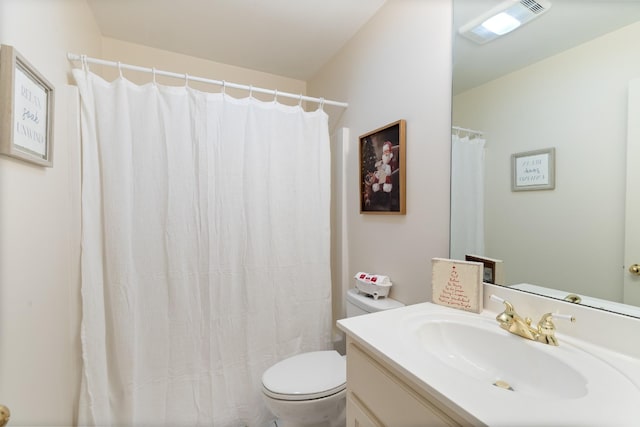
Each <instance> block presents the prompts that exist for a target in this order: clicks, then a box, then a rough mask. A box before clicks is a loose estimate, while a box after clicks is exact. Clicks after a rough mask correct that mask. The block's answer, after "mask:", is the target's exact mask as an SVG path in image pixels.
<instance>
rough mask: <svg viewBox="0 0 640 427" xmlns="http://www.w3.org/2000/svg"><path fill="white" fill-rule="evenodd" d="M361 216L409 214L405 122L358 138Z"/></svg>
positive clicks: (384, 127) (396, 123) (392, 124)
mask: <svg viewBox="0 0 640 427" xmlns="http://www.w3.org/2000/svg"><path fill="white" fill-rule="evenodd" d="M359 159H360V173H359V178H360V184H359V185H360V213H361V214H387V215H404V214H405V213H406V188H405V186H406V121H405V120H398V121H396V122H393V123H390V124H388V125H386V126H383V127H381V128H378V129H376V130H374V131H372V132H369V133H366V134H364V135H361V136H360V138H359Z"/></svg>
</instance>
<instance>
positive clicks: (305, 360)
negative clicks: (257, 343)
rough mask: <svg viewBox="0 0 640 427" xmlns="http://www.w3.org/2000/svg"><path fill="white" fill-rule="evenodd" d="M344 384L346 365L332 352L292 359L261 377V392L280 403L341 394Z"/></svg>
mask: <svg viewBox="0 0 640 427" xmlns="http://www.w3.org/2000/svg"><path fill="white" fill-rule="evenodd" d="M346 383H347V363H346V360H345V357H344V356H341V355H340V353H338V352H337V351H335V350H328V351H313V352H309V353H302V354H298V355H296V356H292V357H290V358H288V359H284V360H282V361H280V362H278V363H276V364H275V365H273V366H272V367H271V368H269V369H267V370H266V371H265V373H264V374H263V375H262V389H263V391H264V393H265V394H266V395H267V396H269V397H271V398H273V399H279V400H311V399H320V398H323V397H327V396H331V395H333V394H336V393H339V392H341V391H342V390H344V389H345V388H346Z"/></svg>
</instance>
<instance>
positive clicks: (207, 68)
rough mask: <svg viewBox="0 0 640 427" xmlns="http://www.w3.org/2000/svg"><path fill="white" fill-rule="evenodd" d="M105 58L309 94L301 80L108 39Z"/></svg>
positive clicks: (109, 75) (109, 71)
mask: <svg viewBox="0 0 640 427" xmlns="http://www.w3.org/2000/svg"><path fill="white" fill-rule="evenodd" d="M102 58H103V59H107V60H110V61H116V62H117V61H120V62H122V63H125V64H134V65H140V66H143V67H149V68H153V67H155V68H156V69H159V70H166V71H172V72H174V73H180V74H182V73H188V74H189V75H191V76H199V77H205V78H211V79H215V80H225V81H228V82H233V83H239V84H245V85H253V86H255V87H263V88H267V89H277V90H279V91H281V92H289V93H295V94H298V93H302V94H303V95H304V94H306V87H307V84H306V82H304V81H302V80H296V79H291V78H288V77H282V76H277V75H275V74H269V73H262V72H258V71H254V70H249V69H246V68H241V67H235V66H232V65H227V64H223V63H220V62H213V61H208V60H205V59H201V58H195V57H193V56H188V55H181V54H178V53H174V52H169V51H166V50H162V49H155V48H151V47H147V46H143V45H139V44H135V43H128V42H124V41H121V40H116V39H112V38H108V37H104V38H103V39H102ZM101 74H102V75H103V76H104V77H105V78H106V79H107V80H113V79H115V78H117V77H118V69H117V68H111V67H103V69H102V73H101ZM123 75H124V76H125V78H127V79H128V80H131V81H133V82H135V83H138V84H144V83H148V82H149V81H151V75H150V74H147V73H139V72H135V71H127V70H125V71H123ZM157 81H158V83H161V84H167V85H175V86H179V85H184V81H183V80H179V79H174V78H166V77H162V76H157ZM189 86H191V87H193V88H195V89H199V90H202V91H206V92H220V91H221V90H222V88H221V87H220V86H217V85H211V84H206V83H198V82H193V81H190V82H189ZM225 93H227V94H228V95H231V96H234V97H236V98H244V97H246V96H247V95H248V94H249V93H248V92H247V91H244V90H234V89H231V88H227V89H225ZM253 96H254V97H255V98H258V99H262V100H272V99H273V96H271V95H263V94H260V93H257V92H255V93H254V94H253ZM278 102H280V103H283V104H289V105H295V104H297V103H298V100H296V99H288V98H284V97H279V98H278ZM314 108H315V107H314Z"/></svg>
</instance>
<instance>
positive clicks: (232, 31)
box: [87, 0, 640, 93]
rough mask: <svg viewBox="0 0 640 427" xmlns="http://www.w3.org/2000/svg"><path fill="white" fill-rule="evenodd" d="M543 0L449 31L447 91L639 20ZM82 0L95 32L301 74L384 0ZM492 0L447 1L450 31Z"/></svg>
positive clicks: (598, 0) (594, 0) (625, 1)
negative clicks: (492, 27)
mask: <svg viewBox="0 0 640 427" xmlns="http://www.w3.org/2000/svg"><path fill="white" fill-rule="evenodd" d="M423 1H430V0H423ZM550 1H551V3H552V7H551V8H550V9H549V11H548V12H547V13H545V14H543V15H541V16H540V17H539V18H538V19H536V20H534V21H532V22H530V23H529V24H526V25H524V26H523V27H521V28H519V29H518V30H516V31H514V32H513V33H510V34H508V35H506V36H504V37H501V38H499V39H496V40H494V41H492V42H489V43H487V44H484V45H477V44H475V43H473V42H472V41H470V40H467V39H465V38H463V37H461V36H459V35H457V34H456V35H455V38H454V58H453V60H454V78H453V81H454V93H459V92H462V91H464V90H467V89H469V88H472V87H475V86H477V85H479V84H482V83H484V82H487V81H490V80H493V79H495V78H497V77H499V76H500V75H503V74H505V73H508V72H511V71H515V70H517V69H519V68H522V67H524V66H527V65H529V64H531V63H533V62H536V61H539V60H541V59H543V58H546V57H547V56H550V55H553V54H555V53H558V52H560V51H563V50H566V49H568V48H571V47H573V46H576V45H578V44H581V43H584V42H586V41H588V40H591V39H593V38H595V37H598V36H600V35H602V34H605V33H607V32H610V31H612V30H614V29H617V28H619V27H621V26H624V25H628V24H630V23H633V22H636V21H638V20H640V0H550ZM87 2H88V4H89V6H90V7H91V9H92V11H93V13H94V15H95V18H96V21H97V23H98V26H99V28H100V31H101V32H102V34H103V35H104V36H105V37H111V38H115V39H119V40H124V41H128V42H132V43H137V44H142V45H146V46H150V47H155V48H159V49H164V50H169V51H173V52H178V53H182V54H185V55H190V56H195V57H199V58H204V59H208V60H211V61H216V62H222V63H225V64H230V65H236V66H239V67H243V68H248V69H253V70H258V71H262V72H267V73H272V74H276V75H279V76H285V77H290V78H294V79H299V80H303V81H308V80H310V79H311V78H312V77H313V76H314V75H315V74H316V73H317V72H318V71H319V69H320V68H321V67H322V66H323V65H324V64H325V63H327V61H329V60H330V59H331V58H332V57H333V56H334V55H335V54H336V53H337V52H338V51H339V50H340V49H341V47H342V46H344V44H345V43H346V42H347V41H348V40H349V39H350V38H351V37H353V35H354V34H355V33H356V32H357V31H358V29H359V28H360V27H361V26H362V25H364V24H365V23H366V22H367V21H368V20H369V19H370V18H371V17H372V16H373V15H374V14H375V13H376V12H377V11H378V9H379V8H380V7H381V6H382V5H383V4H384V3H385V0H180V1H178V0H87ZM501 2H502V0H454V1H453V4H454V18H453V25H454V32H455V31H456V29H457V28H459V27H460V26H462V25H463V24H465V23H466V22H468V21H469V20H471V19H473V18H474V17H476V16H478V15H480V14H482V13H483V12H485V11H487V10H489V9H491V8H492V7H494V6H495V5H497V4H499V3H501Z"/></svg>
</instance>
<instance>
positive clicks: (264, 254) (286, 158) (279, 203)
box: [74, 70, 331, 426]
mask: <svg viewBox="0 0 640 427" xmlns="http://www.w3.org/2000/svg"><path fill="white" fill-rule="evenodd" d="M74 76H75V79H76V81H77V84H78V87H79V90H80V94H81V99H82V101H81V102H82V105H81V115H82V121H81V123H82V162H83V163H82V227H83V229H82V309H83V314H82V329H81V339H82V355H83V362H84V366H83V374H84V375H83V387H82V391H81V399H80V400H81V402H80V415H79V424H80V425H100V426H108V425H112V426H115V425H117V426H241V425H248V426H260V425H263V424H264V423H265V422H266V421H267V420H268V419H270V417H271V416H270V414H269V413H268V411H267V410H266V408H265V406H264V405H263V403H262V397H261V375H262V373H263V371H264V370H265V369H267V368H268V367H269V366H270V365H272V364H273V363H275V362H276V361H278V360H281V359H282V358H284V357H287V356H290V355H292V354H295V353H298V352H302V351H308V350H319V349H327V348H328V347H329V345H330V341H331V339H330V336H331V301H330V300H331V295H330V292H331V284H330V280H331V279H330V266H329V262H330V257H329V244H330V242H329V239H330V228H329V227H330V226H329V200H330V194H329V191H330V164H329V161H330V154H329V137H328V127H327V116H326V114H325V113H324V112H323V111H321V110H317V111H314V112H305V111H304V110H303V109H302V108H301V107H298V106H296V107H290V106H284V105H281V104H278V103H276V102H261V101H258V100H255V99H251V98H246V99H234V98H232V97H230V96H228V95H223V94H219V93H216V94H211V93H204V92H199V91H196V90H193V89H190V88H188V87H164V86H159V85H156V84H152V83H150V84H147V85H144V86H137V85H135V84H133V83H131V82H129V81H127V80H126V79H123V78H122V77H121V78H120V79H118V80H116V81H114V82H111V83H109V82H106V81H104V80H102V79H101V78H100V77H98V76H96V75H94V74H92V73H90V72H88V71H84V70H74Z"/></svg>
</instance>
